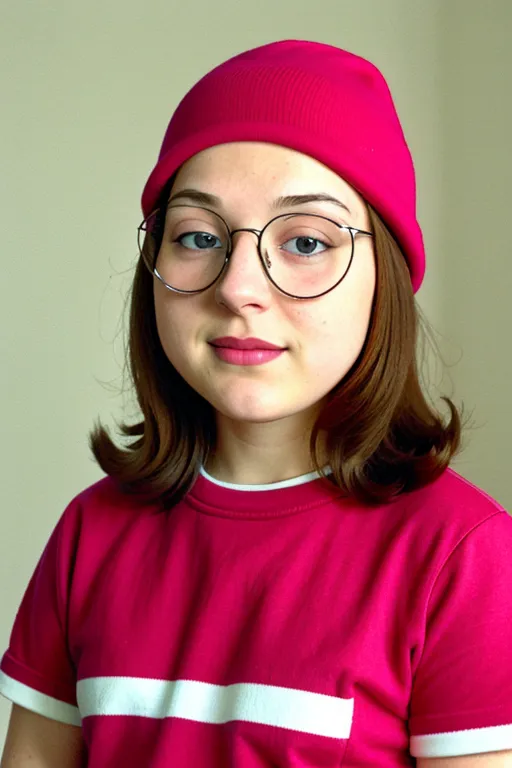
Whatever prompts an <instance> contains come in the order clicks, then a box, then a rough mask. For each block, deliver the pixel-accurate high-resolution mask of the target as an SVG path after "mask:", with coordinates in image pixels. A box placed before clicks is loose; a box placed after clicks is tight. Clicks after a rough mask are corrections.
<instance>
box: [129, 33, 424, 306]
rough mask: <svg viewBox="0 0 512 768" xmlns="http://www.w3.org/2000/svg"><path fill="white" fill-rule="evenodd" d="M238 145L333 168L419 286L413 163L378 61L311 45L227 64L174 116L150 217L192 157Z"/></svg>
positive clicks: (282, 44) (272, 46)
mask: <svg viewBox="0 0 512 768" xmlns="http://www.w3.org/2000/svg"><path fill="white" fill-rule="evenodd" d="M232 141H267V142H270V143H272V144H280V145H282V146H285V147H290V148H291V149H295V150H298V151H299V152H302V153H304V154H306V155H310V156H311V157H313V158H315V159H316V160H318V161H319V162H321V163H323V164H324V165H326V166H327V167H328V168H330V169H332V170H333V171H335V172H336V173H337V174H338V175H339V176H341V177H342V178H343V179H344V180H345V181H347V182H348V183H349V184H350V185H351V186H353V187H354V188H355V189H356V190H357V191H358V192H359V193H360V194H361V195H362V196H363V197H364V198H365V199H366V200H367V201H368V202H369V203H370V204H371V205H372V206H373V207H374V208H375V210H376V211H377V212H378V213H379V215H380V216H381V217H382V219H383V220H384V221H385V222H386V224H387V226H388V227H389V229H390V230H391V231H392V232H393V234H394V236H395V237H396V239H397V241H398V242H399V244H400V247H401V249H402V251H403V253H404V256H405V258H406V259H407V262H408V265H409V271H410V274H411V283H412V288H413V291H414V292H416V291H417V290H418V288H419V287H420V285H421V282H422V280H423V276H424V273H425V251H424V246H423V238H422V233H421V229H420V227H419V225H418V222H417V220H416V185H415V178H414V166H413V162H412V158H411V154H410V152H409V148H408V146H407V144H406V141H405V138H404V134H403V131H402V127H401V125H400V121H399V119H398V115H397V113H396V109H395V106H394V104H393V100H392V97H391V94H390V92H389V88H388V86H387V84H386V81H385V80H384V77H383V76H382V74H381V73H380V72H379V70H378V69H377V68H376V67H375V66H374V65H373V64H371V63H370V62H369V61H366V60H365V59H363V58H361V57H359V56H355V55H354V54H352V53H348V52H347V51H343V50H341V49H340V48H336V47H335V46H332V45H326V44H324V43H317V42H310V41H305V40H281V41H277V42H273V43H268V44H266V45H262V46H259V47H258V48H253V49H251V50H249V51H245V52H244V53H241V54H239V55H237V56H234V57H232V58H231V59H228V60H227V61H225V62H223V63H222V64H219V65H218V66H217V67H215V68H214V69H213V70H211V72H208V73H207V74H206V75H204V77H202V78H201V79H200V80H199V81H198V82H197V83H196V84H195V85H194V86H193V87H192V88H191V89H190V90H189V92H188V93H187V94H186V95H185V96H184V98H183V99H182V100H181V102H180V104H179V105H178V107H177V108H176V111H175V113H174V115H173V116H172V118H171V121H170V123H169V126H168V128H167V131H166V133H165V137H164V140H163V143H162V147H161V150H160V154H159V157H158V162H157V164H156V166H155V167H154V169H153V171H152V172H151V174H150V176H149V178H148V180H147V182H146V186H145V187H144V191H143V193H142V210H143V213H144V216H148V215H149V214H150V213H151V211H152V210H154V208H155V207H156V206H157V204H158V198H159V195H160V193H161V191H162V189H163V187H164V186H165V184H166V182H167V181H168V180H169V178H170V177H171V176H172V174H173V173H175V172H176V171H177V170H178V168H179V167H180V166H181V165H182V164H183V163H184V162H185V161H186V160H188V159H189V158H190V157H192V156H193V155H195V154H196V153H197V152H200V151H201V150H203V149H207V148H208V147H212V146H215V145H216V144H224V143H227V142H232Z"/></svg>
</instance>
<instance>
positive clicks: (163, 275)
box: [137, 204, 374, 299]
mask: <svg viewBox="0 0 512 768" xmlns="http://www.w3.org/2000/svg"><path fill="white" fill-rule="evenodd" d="M236 232H252V233H253V234H255V235H257V237H258V255H259V259H260V262H261V264H262V267H263V269H264V272H265V274H266V276H267V278H268V279H269V280H270V282H271V283H272V285H274V286H275V287H276V288H277V290H278V291H280V292H281V293H283V294H285V295H286V296H290V297H291V298H294V299H314V298H318V297H320V296H324V295H325V294H326V293H329V292H330V291H332V290H333V289H334V288H336V287H337V286H338V285H339V284H340V283H341V281H342V280H343V279H344V277H345V276H346V274H347V272H348V270H349V268H350V265H351V264H352V259H353V257H354V250H355V237H356V235H365V236H367V237H373V236H374V235H373V233H372V232H367V231H366V230H363V229H358V228H357V227H351V226H348V225H346V224H339V223H338V222H336V221H333V220H332V219H330V218H328V217H326V216H320V215H319V214H315V213H283V214H280V215H279V216H275V217H274V218H273V219H271V220H270V221H269V222H268V223H267V224H266V225H265V226H264V227H263V229H261V230H258V229H233V230H230V229H229V226H228V224H227V223H226V221H225V220H224V219H223V218H222V216H220V215H219V214H218V213H217V212H216V211H213V210H211V209H210V208H203V207H202V206H198V205H186V204H183V205H181V204H180V205H170V206H168V207H166V208H165V207H164V206H161V207H159V208H157V209H156V210H155V211H153V212H152V213H150V214H149V216H147V217H146V218H145V219H144V221H143V222H142V223H141V224H140V225H139V227H138V228H137V241H138V246H139V255H140V257H141V258H142V260H143V261H144V264H145V265H146V266H147V268H148V269H149V271H150V272H151V273H152V274H153V275H154V276H155V277H157V278H158V280H160V281H161V282H162V283H163V284H164V285H165V287H166V288H167V289H168V290H170V291H174V292H176V293H181V294H196V293H202V292H203V291H206V290H207V289H208V288H210V287H211V286H212V285H213V284H214V283H216V282H217V280H218V279H219V278H220V277H221V275H222V274H223V273H224V272H225V270H226V269H227V265H228V264H229V260H230V258H231V254H232V252H233V240H232V238H233V235H234V234H235V233H236ZM164 234H165V240H164ZM187 241H188V244H187ZM293 242H297V243H300V246H299V247H300V248H301V250H300V251H298V252H297V250H296V251H295V252H293V250H291V249H288V248H285V246H287V245H288V244H289V243H293ZM312 245H313V247H314V248H316V246H317V245H321V246H324V250H321V251H320V252H318V251H316V252H315V251H311V246H312ZM340 275H341V276H340ZM198 285H201V286H202V287H200V288H197V287H196V286H198Z"/></svg>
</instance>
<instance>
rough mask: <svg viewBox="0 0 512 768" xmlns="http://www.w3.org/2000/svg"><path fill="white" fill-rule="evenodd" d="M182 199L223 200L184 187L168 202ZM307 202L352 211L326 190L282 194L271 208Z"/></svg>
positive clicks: (211, 203)
mask: <svg viewBox="0 0 512 768" xmlns="http://www.w3.org/2000/svg"><path fill="white" fill-rule="evenodd" d="M182 199H187V200H192V202H194V203H199V204H200V205H208V206H210V207H212V208H222V200H221V199H220V197H217V195H212V194H209V193H208V192H200V191H199V190H198V189H182V190H180V191H179V192H176V194H175V195H172V197H171V198H170V199H169V202H168V204H169V203H172V202H174V200H182ZM305 203H334V204H335V205H338V206H340V208H343V209H344V210H345V211H347V212H348V213H350V210H349V208H347V206H346V205H345V203H342V202H341V200H338V199H337V198H336V197H333V196H332V195H328V194H326V193H324V192H320V193H318V194H310V195H281V197H277V198H276V199H275V200H274V201H273V203H272V204H271V206H270V208H271V210H273V211H278V210H280V209H281V208H288V207H293V206H295V205H304V204H305Z"/></svg>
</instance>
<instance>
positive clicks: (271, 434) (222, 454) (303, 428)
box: [205, 415, 327, 485]
mask: <svg viewBox="0 0 512 768" xmlns="http://www.w3.org/2000/svg"><path fill="white" fill-rule="evenodd" d="M311 427H312V425H311V423H304V422H303V423H298V421H297V419H296V418H294V419H289V418H287V419H280V420H278V421H272V422H266V423H248V422H243V423H242V422H237V421H232V420H230V419H228V418H226V417H224V416H222V415H218V416H217V444H216V447H215V451H214V452H212V454H211V455H210V456H209V458H208V460H207V462H206V463H205V469H206V471H207V472H208V474H210V475H212V477H214V478H215V479H217V480H221V481H222V482H225V483H234V484H237V485H266V484H268V483H278V482H280V481H282V480H289V479H291V478H293V477H299V476H300V475H305V474H307V473H308V472H313V471H314V470H315V467H314V465H313V462H312V460H311V457H310V452H309V437H310V434H311ZM322 445H323V443H322V441H321V439H319V447H320V450H319V457H320V459H321V463H320V466H324V465H325V464H326V463H327V461H326V457H325V453H324V452H323V449H322Z"/></svg>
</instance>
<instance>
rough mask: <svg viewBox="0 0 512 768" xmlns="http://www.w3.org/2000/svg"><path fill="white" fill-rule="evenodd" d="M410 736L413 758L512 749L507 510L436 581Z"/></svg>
mask: <svg viewBox="0 0 512 768" xmlns="http://www.w3.org/2000/svg"><path fill="white" fill-rule="evenodd" d="M409 730H410V736H411V742H410V751H411V754H412V755H413V756H414V757H451V756H456V755H468V754H482V753H485V752H494V751H497V750H505V749H511V748H512V518H511V517H510V516H509V515H508V514H507V513H506V512H505V511H499V512H496V513H495V514H494V515H491V516H490V517H488V518H487V519H486V520H485V521H484V522H482V523H480V524H479V525H478V526H476V527H475V528H474V529H473V530H472V531H471V532H470V533H468V534H467V535H466V536H465V538H464V539H463V540H462V541H461V542H460V543H459V544H458V546H457V547H456V548H455V549H454V550H453V552H452V553H451V555H450V556H449V557H448V559H447V561H446V562H445V563H444V565H443V567H442V569H441V571H440V573H439V575H438V577H437V579H436V582H435V584H434V587H433V590H432V592H431V595H430V600H429V604H428V612H427V618H426V633H425V644H424V647H423V651H422V655H421V659H420V660H419V662H418V666H417V668H416V671H415V675H414V678H413V688H412V696H411V706H410V720H409Z"/></svg>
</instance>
